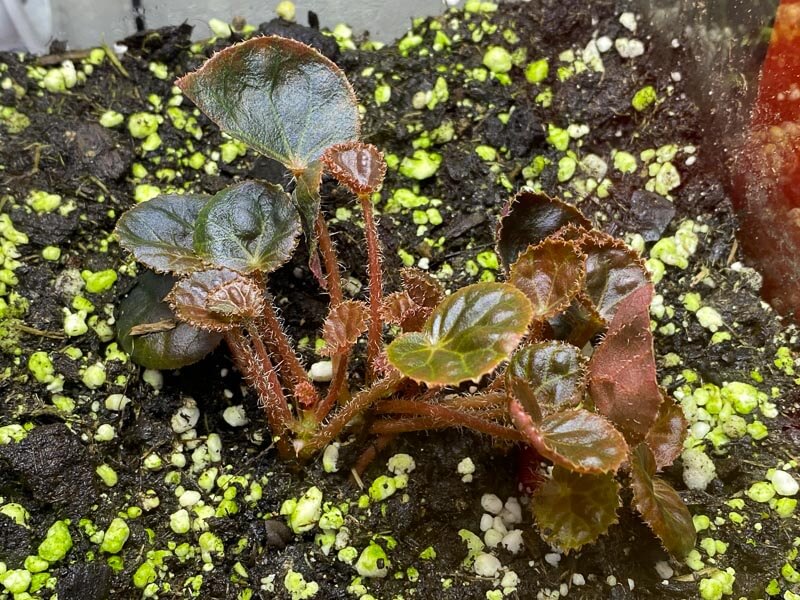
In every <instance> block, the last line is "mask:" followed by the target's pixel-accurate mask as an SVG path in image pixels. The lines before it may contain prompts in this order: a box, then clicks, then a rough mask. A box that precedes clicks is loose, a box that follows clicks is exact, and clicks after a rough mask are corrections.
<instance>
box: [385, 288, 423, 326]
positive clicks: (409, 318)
mask: <svg viewBox="0 0 800 600" xmlns="http://www.w3.org/2000/svg"><path fill="white" fill-rule="evenodd" d="M431 312H433V309H432V308H426V307H423V306H420V305H419V304H417V303H416V302H414V300H412V299H411V296H410V295H409V294H408V292H394V293H392V294H389V295H388V296H386V298H384V300H383V306H382V308H381V316H382V317H383V319H384V321H386V322H387V323H391V324H392V325H399V326H400V329H402V330H403V331H404V332H405V331H419V330H420V329H422V327H423V325H425V321H427V320H428V317H429V316H430V314H431Z"/></svg>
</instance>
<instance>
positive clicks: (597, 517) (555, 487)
mask: <svg viewBox="0 0 800 600" xmlns="http://www.w3.org/2000/svg"><path fill="white" fill-rule="evenodd" d="M619 489H620V486H619V484H618V483H617V482H616V480H615V479H614V475H613V474H611V473H608V474H604V475H586V474H580V473H574V472H572V471H569V470H568V469H564V468H562V467H558V466H557V467H554V468H553V476H552V478H551V479H549V480H547V481H546V482H545V483H544V484H542V485H541V486H540V487H539V489H537V490H536V492H535V493H534V495H533V502H532V505H533V515H534V517H535V518H536V524H537V526H538V527H539V531H540V532H541V534H542V537H543V538H544V540H545V541H546V542H548V543H549V544H552V545H554V546H556V547H558V548H559V549H560V550H563V551H564V552H565V553H569V552H570V551H571V550H577V549H578V548H580V547H581V546H584V545H586V544H589V543H591V542H594V541H595V540H596V539H597V538H598V537H600V536H601V535H603V534H604V533H605V532H606V531H608V528H609V527H611V526H612V525H613V524H614V523H616V522H617V509H618V508H619V507H620V499H619Z"/></svg>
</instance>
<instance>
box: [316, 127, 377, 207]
mask: <svg viewBox="0 0 800 600" xmlns="http://www.w3.org/2000/svg"><path fill="white" fill-rule="evenodd" d="M322 162H324V163H325V167H326V168H327V169H328V171H329V172H330V174H331V175H333V176H334V177H335V178H336V180H337V181H338V182H339V183H341V184H342V185H344V186H345V187H346V188H348V189H349V190H350V191H351V192H353V193H354V194H355V195H356V196H362V195H364V194H372V193H373V192H377V191H378V190H379V189H380V187H381V184H382V183H383V178H384V176H385V175H386V161H385V160H384V159H383V154H381V152H380V150H378V149H377V148H376V147H375V146H373V145H372V144H365V143H364V142H358V141H352V142H344V143H342V144H336V145H335V146H331V147H330V148H328V149H327V150H325V153H324V154H323V155H322Z"/></svg>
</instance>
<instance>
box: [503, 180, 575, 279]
mask: <svg viewBox="0 0 800 600" xmlns="http://www.w3.org/2000/svg"><path fill="white" fill-rule="evenodd" d="M570 223H572V224H574V225H579V226H581V227H585V228H587V229H588V228H590V227H591V223H589V221H588V220H587V219H586V217H584V216H583V215H582V214H581V212H580V211H579V210H578V209H577V208H575V207H574V206H571V205H569V204H566V203H565V202H562V201H561V200H557V199H555V198H549V197H548V196H546V195H545V194H543V193H540V192H532V191H522V192H520V193H519V194H517V195H516V196H515V197H514V198H512V199H511V200H510V201H509V202H508V204H506V205H505V207H503V211H502V212H501V213H500V224H499V225H498V228H497V233H496V234H495V239H496V240H497V254H498V255H499V256H500V259H501V260H502V262H503V266H504V267H505V269H506V270H508V269H509V267H510V266H511V265H513V264H514V263H515V262H516V261H517V258H519V255H520V254H522V253H523V252H525V250H526V249H527V248H528V246H535V245H536V244H538V243H540V242H542V241H544V240H545V239H546V238H548V237H549V236H551V235H552V234H554V233H556V232H557V231H558V230H559V229H561V228H562V227H564V226H565V225H568V224H570Z"/></svg>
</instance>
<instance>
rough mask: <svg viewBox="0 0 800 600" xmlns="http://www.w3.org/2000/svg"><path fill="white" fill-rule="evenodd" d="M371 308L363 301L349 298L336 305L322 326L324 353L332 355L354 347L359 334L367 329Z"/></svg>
mask: <svg viewBox="0 0 800 600" xmlns="http://www.w3.org/2000/svg"><path fill="white" fill-rule="evenodd" d="M368 316H369V310H368V309H367V307H366V305H365V304H364V303H363V302H356V301H355V300H348V301H347V302H342V303H341V304H339V305H337V306H334V307H333V308H332V309H331V311H330V313H328V318H327V319H325V323H324V324H323V326H322V339H324V340H325V347H324V348H323V350H322V354H324V355H326V356H332V355H334V354H339V353H341V352H346V351H348V350H350V348H352V347H353V344H355V343H356V341H357V340H358V336H360V335H361V334H362V333H364V332H365V331H366V330H367V318H368Z"/></svg>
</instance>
